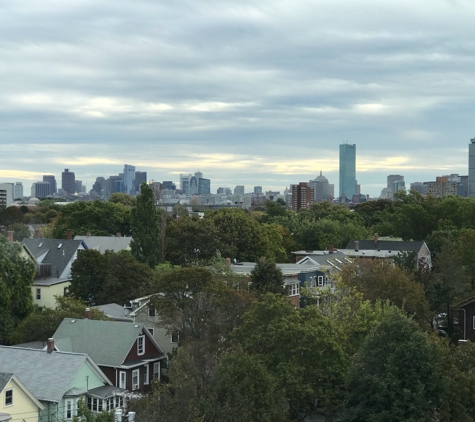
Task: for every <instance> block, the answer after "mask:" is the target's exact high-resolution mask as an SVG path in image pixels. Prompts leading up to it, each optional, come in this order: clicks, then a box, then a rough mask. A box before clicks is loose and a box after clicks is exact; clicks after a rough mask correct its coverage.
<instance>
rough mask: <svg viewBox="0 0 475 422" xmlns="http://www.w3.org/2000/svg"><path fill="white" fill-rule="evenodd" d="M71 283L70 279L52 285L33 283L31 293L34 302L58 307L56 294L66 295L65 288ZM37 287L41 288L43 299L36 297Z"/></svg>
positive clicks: (47, 306) (48, 306) (43, 305)
mask: <svg viewBox="0 0 475 422" xmlns="http://www.w3.org/2000/svg"><path fill="white" fill-rule="evenodd" d="M70 285H71V282H70V281H65V282H63V283H58V284H54V285H52V286H43V285H35V284H34V285H33V286H32V287H31V294H32V295H33V303H34V304H35V305H38V306H41V307H44V308H53V309H54V308H56V299H55V298H54V297H55V296H64V288H65V287H66V288H68V287H69V286H70ZM36 289H41V299H39V300H38V299H36Z"/></svg>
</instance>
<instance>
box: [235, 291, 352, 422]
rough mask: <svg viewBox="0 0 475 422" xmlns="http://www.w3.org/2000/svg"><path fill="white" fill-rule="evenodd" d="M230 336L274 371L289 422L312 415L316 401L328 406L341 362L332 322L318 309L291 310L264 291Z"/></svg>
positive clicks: (286, 302)
mask: <svg viewBox="0 0 475 422" xmlns="http://www.w3.org/2000/svg"><path fill="white" fill-rule="evenodd" d="M234 336H235V337H236V339H237V341H238V342H239V344H240V346H241V347H242V350H243V351H244V352H245V353H247V354H249V355H250V356H253V357H254V358H255V359H256V360H258V361H260V362H262V363H263V364H264V366H265V367H266V368H267V370H268V371H269V373H270V374H272V375H273V377H274V378H275V380H276V382H277V388H278V390H279V391H281V397H282V400H283V401H285V404H286V406H287V408H288V416H289V418H290V419H291V420H294V419H299V420H302V419H303V418H304V417H305V416H306V415H308V414H309V413H311V412H312V411H313V410H314V408H315V400H317V399H318V401H319V405H320V406H324V407H327V408H330V407H331V406H332V405H333V400H334V398H335V395H337V394H338V391H339V388H340V386H341V383H342V377H343V374H344V370H345V366H346V363H345V362H346V361H345V357H344V353H343V351H342V348H341V345H340V341H339V339H338V334H337V332H336V330H335V329H334V327H333V324H332V323H331V321H330V320H329V319H328V318H326V317H324V316H323V315H322V314H321V312H319V311H318V309H317V308H315V307H312V306H309V307H306V308H303V309H298V308H297V309H296V308H295V307H294V306H293V305H292V304H291V303H290V302H289V300H288V299H287V298H284V297H279V296H277V295H272V294H267V295H265V296H264V297H263V298H262V300H261V301H259V302H254V303H253V304H252V305H251V308H250V309H249V311H248V312H247V313H246V314H245V315H244V317H243V322H242V324H241V325H240V326H239V327H238V328H236V330H235V332H234Z"/></svg>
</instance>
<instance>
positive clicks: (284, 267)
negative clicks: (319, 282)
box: [231, 262, 324, 276]
mask: <svg viewBox="0 0 475 422" xmlns="http://www.w3.org/2000/svg"><path fill="white" fill-rule="evenodd" d="M276 265H277V267H278V268H280V270H281V271H282V274H283V275H284V276H288V275H297V274H300V273H309V272H314V271H324V268H323V267H322V266H321V265H319V264H314V265H299V264H293V263H285V264H276ZM255 266H256V263H255V262H241V263H239V264H233V265H232V266H231V268H232V270H233V271H234V272H235V273H236V274H241V275H249V274H251V271H252V270H253V269H254V267H255Z"/></svg>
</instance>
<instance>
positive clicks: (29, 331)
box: [9, 296, 108, 344]
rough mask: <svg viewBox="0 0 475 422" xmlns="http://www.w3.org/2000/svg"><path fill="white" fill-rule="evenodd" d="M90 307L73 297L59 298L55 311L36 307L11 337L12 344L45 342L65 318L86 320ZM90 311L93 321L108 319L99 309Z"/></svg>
mask: <svg viewBox="0 0 475 422" xmlns="http://www.w3.org/2000/svg"><path fill="white" fill-rule="evenodd" d="M88 306H89V305H88V304H87V303H86V302H83V301H81V300H78V299H75V298H72V297H67V296H57V297H56V308H55V309H51V308H38V307H36V308H34V310H33V312H31V313H30V314H28V316H26V317H25V318H23V319H22V321H21V322H20V323H19V324H18V326H17V328H16V329H15V331H14V332H13V333H12V334H11V336H10V339H9V340H10V344H19V343H28V342H30V341H45V340H47V339H48V338H50V337H52V336H53V334H54V332H55V331H56V330H57V328H58V327H59V325H60V324H61V322H62V321H63V319H64V318H84V312H85V309H86V307H88ZM90 311H91V318H92V319H100V320H107V319H108V318H107V317H106V316H105V315H104V313H103V312H101V311H99V310H98V309H95V308H91V310H90Z"/></svg>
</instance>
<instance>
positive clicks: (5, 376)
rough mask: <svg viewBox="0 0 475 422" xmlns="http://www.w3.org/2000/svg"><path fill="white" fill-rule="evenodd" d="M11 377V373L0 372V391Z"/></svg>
mask: <svg viewBox="0 0 475 422" xmlns="http://www.w3.org/2000/svg"><path fill="white" fill-rule="evenodd" d="M12 377H13V374H12V373H6V372H0V392H2V391H3V389H4V388H5V386H6V385H7V384H8V381H10V380H11V379H12Z"/></svg>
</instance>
